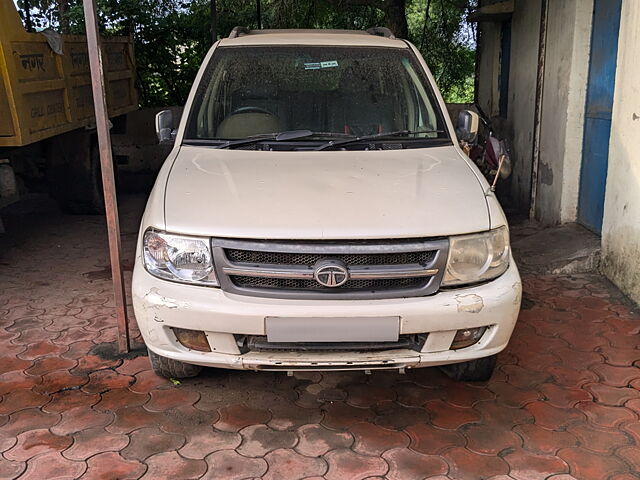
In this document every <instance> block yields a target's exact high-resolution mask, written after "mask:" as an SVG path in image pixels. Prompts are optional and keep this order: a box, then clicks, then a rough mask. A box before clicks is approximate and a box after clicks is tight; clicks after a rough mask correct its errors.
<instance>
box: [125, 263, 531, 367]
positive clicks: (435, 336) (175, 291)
mask: <svg viewBox="0 0 640 480" xmlns="http://www.w3.org/2000/svg"><path fill="white" fill-rule="evenodd" d="M132 290H133V307H134V311H135V315H136V320H137V322H138V326H139V328H140V331H141V332H142V336H143V338H144V341H145V343H146V344H147V346H148V347H149V348H150V349H151V350H152V351H154V352H155V353H157V354H158V355H162V356H164V357H168V358H172V359H175V360H179V361H182V362H186V363H192V364H196V365H203V366H210V367H221V368H234V369H251V370H286V371H289V370H374V369H403V368H416V367H427V366H436V365H446V364H451V363H458V362H464V361H467V360H473V359H476V358H481V357H486V356H489V355H493V354H496V353H498V352H500V351H501V350H502V349H504V348H505V347H506V346H507V343H508V341H509V338H510V337H511V333H512V332H513V328H514V326H515V322H516V320H517V317H518V312H519V310H520V299H521V295H522V285H521V282H520V276H519V274H518V270H517V268H516V266H515V263H514V262H513V260H512V261H511V265H510V267H509V269H508V270H507V271H506V272H505V273H504V274H503V275H502V276H501V277H499V278H497V279H496V280H493V281H492V282H489V283H486V284H482V285H478V286H474V287H468V288H459V289H455V290H442V291H440V292H439V293H437V294H435V295H431V296H427V297H415V298H396V299H385V300H284V299H274V298H258V297H249V296H242V295H233V294H229V293H226V292H224V291H222V290H221V289H218V288H209V287H198V286H190V285H183V284H177V283H172V282H168V281H165V280H160V279H158V278H155V277H153V276H151V275H149V273H147V271H146V270H145V269H144V266H143V265H142V264H141V260H140V258H137V259H136V265H135V269H134V274H133V288H132ZM386 316H398V317H400V334H416V333H427V334H428V336H427V340H426V342H425V344H424V346H423V348H422V350H421V351H420V352H417V351H414V350H409V349H396V350H386V351H377V352H248V353H244V354H241V353H240V350H239V349H238V346H237V345H236V341H235V337H234V334H236V335H265V317H292V318H305V317H316V318H317V317H329V318H330V317H386ZM485 326H486V327H489V328H488V329H487V331H486V332H485V334H484V335H483V337H482V338H481V339H480V341H479V342H478V343H476V344H475V345H472V346H470V347H467V348H464V349H460V350H450V349H449V346H450V345H451V341H452V339H453V336H454V335H455V332H456V331H457V330H459V329H466V328H475V327H485ZM171 327H179V328H186V329H192V330H204V331H205V332H206V334H207V338H208V340H209V344H210V346H211V350H212V351H211V352H206V353H205V352H198V351H194V350H189V349H187V348H185V347H184V346H182V345H181V344H180V343H179V342H178V341H177V340H176V338H175V336H174V335H173V332H172V331H171Z"/></svg>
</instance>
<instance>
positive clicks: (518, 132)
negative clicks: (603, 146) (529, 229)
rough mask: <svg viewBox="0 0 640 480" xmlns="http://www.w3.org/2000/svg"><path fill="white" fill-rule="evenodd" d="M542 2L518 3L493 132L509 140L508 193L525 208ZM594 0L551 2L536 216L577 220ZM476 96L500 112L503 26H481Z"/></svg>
mask: <svg viewBox="0 0 640 480" xmlns="http://www.w3.org/2000/svg"><path fill="white" fill-rule="evenodd" d="M541 7H542V1H541V0H516V3H515V11H514V14H513V17H512V44H511V72H510V75H509V112H508V118H507V120H506V121H499V122H494V123H497V127H498V128H496V130H497V131H499V133H500V134H502V135H506V136H508V137H509V138H510V139H511V140H512V150H513V152H512V153H513V175H512V179H511V194H512V198H513V200H514V202H515V203H516V206H517V207H520V208H522V209H526V208H528V206H529V201H530V194H531V190H530V188H531V165H532V158H533V129H534V115H535V96H536V84H537V71H538V46H539V36H540V19H541ZM592 14H593V0H562V1H554V0H550V1H549V16H548V24H547V55H546V64H545V79H544V82H545V85H544V95H543V105H542V121H541V141H540V164H539V169H538V185H537V187H538V196H537V204H536V217H537V218H538V219H539V220H540V221H541V222H542V223H543V224H548V225H551V224H557V223H565V222H573V221H575V220H576V213H577V202H578V187H579V181H580V165H581V161H582V132H583V127H584V108H585V99H586V86H587V76H588V67H589V47H590V37H591V21H592ZM481 29H482V44H481V53H480V63H479V65H478V74H479V78H480V81H479V88H478V101H479V103H480V105H481V107H482V108H483V109H484V110H485V111H491V112H493V113H494V114H497V105H498V101H499V98H498V90H497V79H498V75H499V72H500V69H499V65H500V64H499V52H500V24H499V23H483V24H482V25H481Z"/></svg>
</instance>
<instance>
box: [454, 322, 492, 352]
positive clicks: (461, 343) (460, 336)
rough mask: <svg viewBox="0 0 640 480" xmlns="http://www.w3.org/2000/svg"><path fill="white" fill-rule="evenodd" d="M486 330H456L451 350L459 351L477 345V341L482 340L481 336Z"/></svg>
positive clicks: (481, 328)
mask: <svg viewBox="0 0 640 480" xmlns="http://www.w3.org/2000/svg"><path fill="white" fill-rule="evenodd" d="M486 330H487V327H479V328H464V329H462V330H458V331H457V332H456V336H455V337H453V342H451V350H459V349H461V348H465V347H470V346H471V345H473V344H475V343H478V340H480V339H481V338H482V335H484V332H485V331H486Z"/></svg>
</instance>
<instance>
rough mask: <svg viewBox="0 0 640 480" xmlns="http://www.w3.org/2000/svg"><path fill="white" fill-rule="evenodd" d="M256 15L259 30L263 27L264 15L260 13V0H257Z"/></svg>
mask: <svg viewBox="0 0 640 480" xmlns="http://www.w3.org/2000/svg"><path fill="white" fill-rule="evenodd" d="M256 17H257V19H258V30H261V29H262V15H261V14H260V0H256Z"/></svg>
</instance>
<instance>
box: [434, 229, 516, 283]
mask: <svg viewBox="0 0 640 480" xmlns="http://www.w3.org/2000/svg"><path fill="white" fill-rule="evenodd" d="M507 267H509V231H508V230H507V227H499V228H496V229H494V230H490V231H488V232H484V233H476V234H472V235H459V236H455V237H450V238H449V258H448V259H447V268H446V271H445V274H444V278H443V279H442V285H443V286H452V285H465V284H469V283H478V282H484V281H487V280H491V279H494V278H496V277H498V276H500V275H502V274H503V273H504V272H505V271H506V270H507Z"/></svg>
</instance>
